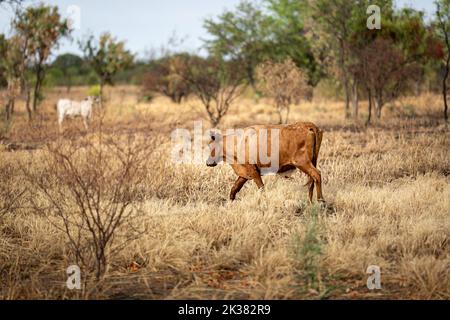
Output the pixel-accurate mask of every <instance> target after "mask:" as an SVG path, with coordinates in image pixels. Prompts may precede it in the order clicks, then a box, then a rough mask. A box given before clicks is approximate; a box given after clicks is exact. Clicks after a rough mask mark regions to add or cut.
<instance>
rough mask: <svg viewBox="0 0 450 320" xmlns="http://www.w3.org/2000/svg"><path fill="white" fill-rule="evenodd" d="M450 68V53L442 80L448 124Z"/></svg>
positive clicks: (445, 115) (445, 114)
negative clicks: (449, 80) (449, 79)
mask: <svg viewBox="0 0 450 320" xmlns="http://www.w3.org/2000/svg"><path fill="white" fill-rule="evenodd" d="M449 68H450V52H449V53H448V56H447V61H446V63H445V74H444V79H443V80H442V95H443V97H444V119H445V122H446V123H447V121H448V101H447V80H448V76H449V72H450V71H449Z"/></svg>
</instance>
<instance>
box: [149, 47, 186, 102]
mask: <svg viewBox="0 0 450 320" xmlns="http://www.w3.org/2000/svg"><path fill="white" fill-rule="evenodd" d="M188 59H189V54H174V55H171V56H167V57H163V58H160V59H158V60H155V61H152V62H151V63H150V70H149V71H148V72H147V73H146V74H145V77H144V78H143V81H142V85H143V89H144V94H145V95H147V96H148V95H149V94H151V93H159V94H162V95H164V96H166V97H169V98H170V99H171V100H172V101H173V102H175V103H180V102H181V100H182V99H183V98H187V97H188V96H189V94H190V93H191V91H192V90H191V86H190V85H189V83H188V82H187V81H186V80H185V79H184V78H183V70H182V69H184V68H183V67H184V66H183V64H184V63H186V61H187V60H188Z"/></svg>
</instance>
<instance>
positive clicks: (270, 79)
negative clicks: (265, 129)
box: [256, 58, 310, 124]
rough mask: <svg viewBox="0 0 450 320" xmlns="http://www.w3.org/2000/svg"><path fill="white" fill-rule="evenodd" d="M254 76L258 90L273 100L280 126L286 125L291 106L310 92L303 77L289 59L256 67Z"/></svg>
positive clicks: (267, 62)
mask: <svg viewBox="0 0 450 320" xmlns="http://www.w3.org/2000/svg"><path fill="white" fill-rule="evenodd" d="M256 74H257V77H258V80H259V85H258V86H259V89H260V90H261V92H262V93H263V94H264V95H265V96H267V97H269V98H270V99H272V100H273V103H274V105H275V108H276V111H277V113H278V116H279V122H280V124H281V123H287V122H288V120H289V113H290V107H291V105H292V104H295V103H299V101H300V99H301V98H303V97H305V96H306V95H307V94H308V92H309V91H310V90H308V85H307V81H306V77H305V75H304V74H303V72H302V71H301V70H300V69H299V68H298V67H297V65H296V64H295V63H294V62H293V61H292V59H290V58H288V59H286V60H285V61H283V62H280V63H279V62H274V61H266V62H264V63H262V64H261V65H259V66H258V67H257V69H256ZM283 113H284V114H285V116H284V119H283Z"/></svg>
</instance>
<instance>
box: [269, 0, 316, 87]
mask: <svg viewBox="0 0 450 320" xmlns="http://www.w3.org/2000/svg"><path fill="white" fill-rule="evenodd" d="M264 1H265V3H266V5H267V9H268V13H269V15H268V17H267V19H268V20H269V28H270V32H271V33H270V34H271V39H272V41H271V42H272V43H271V45H269V46H267V47H268V50H269V52H268V55H269V58H270V59H272V60H274V61H278V62H280V63H282V62H284V61H285V60H286V59H291V60H293V61H294V62H295V64H296V65H297V67H299V68H301V69H302V70H303V71H305V72H306V73H307V75H308V82H309V84H310V85H312V86H315V85H317V83H318V82H319V80H320V79H321V78H322V77H323V76H324V70H323V68H321V65H320V64H319V63H317V61H316V59H315V57H314V54H313V51H312V48H311V44H310V41H309V40H308V38H307V37H306V29H305V28H306V26H305V20H306V18H305V14H304V13H305V12H306V10H307V3H306V1H305V0H264Z"/></svg>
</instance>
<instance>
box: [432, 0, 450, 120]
mask: <svg viewBox="0 0 450 320" xmlns="http://www.w3.org/2000/svg"><path fill="white" fill-rule="evenodd" d="M435 4H436V16H437V26H438V28H437V31H438V35H439V37H440V39H441V41H442V43H443V44H444V47H445V57H444V60H445V61H444V76H443V78H442V96H443V99H444V119H445V121H446V122H448V101H447V96H448V94H447V88H448V85H447V82H448V77H449V73H450V0H437V1H435Z"/></svg>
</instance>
